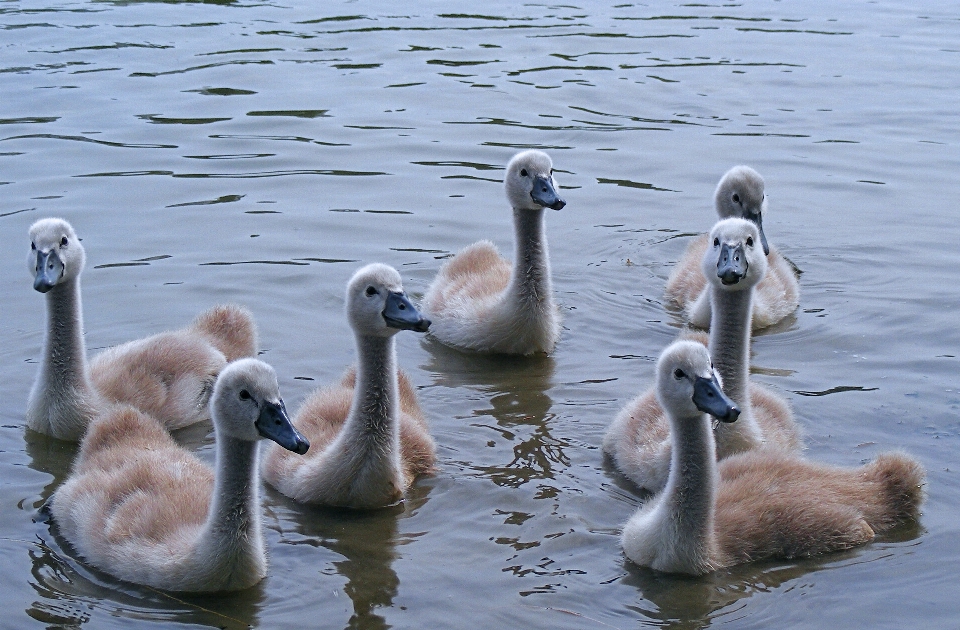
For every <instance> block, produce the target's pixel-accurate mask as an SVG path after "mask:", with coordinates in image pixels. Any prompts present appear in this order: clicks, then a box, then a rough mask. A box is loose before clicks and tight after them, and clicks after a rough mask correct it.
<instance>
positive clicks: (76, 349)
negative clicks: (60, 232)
mask: <svg viewBox="0 0 960 630" xmlns="http://www.w3.org/2000/svg"><path fill="white" fill-rule="evenodd" d="M46 300H47V330H46V337H45V339H44V344H43V345H44V347H43V358H42V360H41V365H40V372H39V374H38V375H37V380H36V381H35V382H34V385H33V389H32V390H31V392H30V401H29V403H28V406H27V424H28V426H29V427H30V428H31V429H34V430H36V431H41V432H43V433H47V434H49V435H52V436H54V437H58V438H61V439H70V440H79V439H80V437H82V436H83V433H84V431H85V430H86V427H87V424H88V423H89V421H90V419H91V418H92V417H93V416H94V415H95V413H96V411H97V409H98V407H99V406H100V400H99V395H98V394H97V393H96V391H95V390H94V389H93V386H92V385H91V383H90V375H89V371H88V369H87V354H86V350H85V348H84V344H83V309H82V306H81V301H80V281H79V279H78V278H73V279H71V280H68V281H66V282H63V283H62V284H58V285H56V286H54V287H53V288H52V289H50V291H48V292H47V294H46Z"/></svg>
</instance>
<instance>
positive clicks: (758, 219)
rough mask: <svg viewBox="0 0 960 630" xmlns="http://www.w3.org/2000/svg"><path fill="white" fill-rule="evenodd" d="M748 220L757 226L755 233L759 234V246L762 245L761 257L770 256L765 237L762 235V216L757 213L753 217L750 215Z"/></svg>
mask: <svg viewBox="0 0 960 630" xmlns="http://www.w3.org/2000/svg"><path fill="white" fill-rule="evenodd" d="M749 218H750V220H751V221H753V222H754V223H756V224H757V231H758V232H760V244H761V245H763V255H764V256H769V255H770V246H769V245H767V235H766V234H764V233H763V214H761V213H760V212H758V213H757V214H755V215H750V217H749Z"/></svg>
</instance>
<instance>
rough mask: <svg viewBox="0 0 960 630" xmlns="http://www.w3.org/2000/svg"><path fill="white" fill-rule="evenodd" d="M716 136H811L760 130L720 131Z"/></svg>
mask: <svg viewBox="0 0 960 630" xmlns="http://www.w3.org/2000/svg"><path fill="white" fill-rule="evenodd" d="M712 135H714V136H732V137H735V138H809V137H810V136H809V135H807V134H804V133H761V132H759V131H752V132H722V133H721V132H718V133H715V134H712Z"/></svg>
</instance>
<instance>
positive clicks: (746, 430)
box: [603, 218, 802, 492]
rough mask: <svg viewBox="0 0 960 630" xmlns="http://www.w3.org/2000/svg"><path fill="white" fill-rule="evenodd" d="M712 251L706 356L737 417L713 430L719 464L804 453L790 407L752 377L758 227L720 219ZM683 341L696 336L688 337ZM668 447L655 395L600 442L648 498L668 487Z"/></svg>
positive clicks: (625, 413) (760, 272)
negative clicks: (763, 454)
mask: <svg viewBox="0 0 960 630" xmlns="http://www.w3.org/2000/svg"><path fill="white" fill-rule="evenodd" d="M710 239H711V241H712V245H711V246H710V247H709V248H707V250H706V252H705V253H704V255H703V259H702V271H701V274H703V275H704V277H706V278H708V279H709V280H708V283H707V284H708V288H707V291H708V295H709V297H710V300H711V304H712V309H711V313H712V318H711V324H710V338H709V350H710V357H711V359H712V361H713V364H714V366H716V369H717V372H719V374H720V377H721V379H722V382H723V389H724V391H725V392H726V393H727V395H728V396H730V398H731V399H733V401H734V402H735V403H736V404H737V406H738V407H739V408H740V410H741V414H740V421H739V422H737V423H736V424H721V425H718V426H717V428H716V431H715V435H714V437H715V439H716V454H717V457H718V458H719V459H723V458H725V457H729V456H730V455H733V454H735V453H739V452H742V451H746V450H749V449H754V448H758V447H760V446H763V445H768V446H776V447H779V448H783V449H786V450H791V451H793V450H799V449H800V448H801V446H802V442H801V439H800V431H799V429H798V427H797V425H796V422H795V420H794V418H793V413H792V412H791V411H790V406H789V405H788V404H787V402H786V401H784V400H783V399H782V398H780V397H779V396H778V395H777V394H775V393H774V392H773V391H771V390H769V389H767V388H764V387H762V386H760V385H757V384H756V383H751V382H750V380H749V376H750V317H751V313H752V308H751V302H752V300H753V296H754V294H755V287H756V286H757V285H758V283H760V282H761V281H762V280H763V278H764V273H765V272H766V267H767V257H766V256H764V255H763V251H762V247H761V238H760V233H759V230H758V229H757V227H756V226H755V225H754V224H753V223H751V222H750V221H746V220H744V219H735V218H734V219H724V220H722V221H720V222H719V223H717V224H716V225H715V226H714V227H713V229H712V230H711V231H710ZM685 336H687V337H694V336H696V335H695V334H691V333H687V334H686V335H685ZM671 445H672V441H671V439H670V422H669V419H668V417H667V414H666V413H665V411H664V409H663V408H662V407H661V406H660V404H659V403H658V397H657V395H656V388H654V389H651V390H649V391H647V392H646V393H644V394H642V395H640V396H639V397H637V398H636V399H634V400H633V401H631V402H630V403H628V404H627V405H626V407H624V409H623V410H622V411H621V412H620V413H619V414H618V415H617V417H616V418H615V419H614V421H613V423H612V424H611V425H610V428H609V429H608V430H607V434H606V435H605V436H604V441H603V448H604V451H605V452H606V453H607V454H608V455H609V456H610V457H611V459H612V460H613V463H614V464H615V465H616V467H617V468H618V469H619V470H620V471H621V472H622V473H623V474H624V475H626V476H627V477H628V478H630V480H631V481H633V482H634V483H636V484H637V485H638V486H640V487H641V488H644V489H646V490H649V491H651V492H659V491H660V490H661V489H662V488H663V486H664V484H665V483H666V482H667V474H668V472H669V469H670V462H671V454H670V451H671V448H672V446H671Z"/></svg>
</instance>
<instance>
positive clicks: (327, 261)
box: [294, 258, 360, 264]
mask: <svg viewBox="0 0 960 630" xmlns="http://www.w3.org/2000/svg"><path fill="white" fill-rule="evenodd" d="M294 260H305V261H309V262H318V263H323V264H338V263H358V262H360V261H359V260H355V259H351V258H294Z"/></svg>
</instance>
